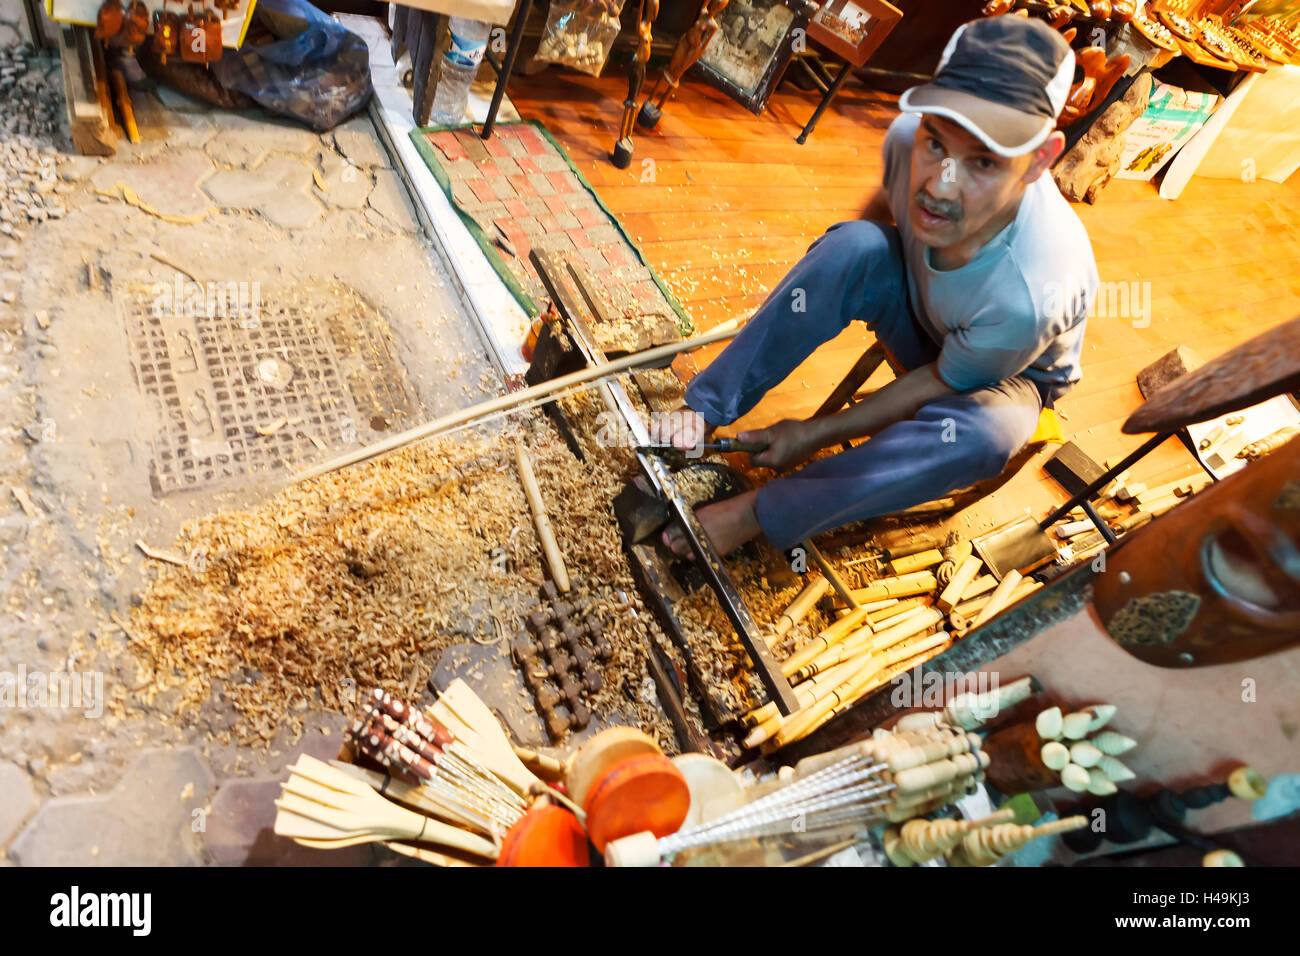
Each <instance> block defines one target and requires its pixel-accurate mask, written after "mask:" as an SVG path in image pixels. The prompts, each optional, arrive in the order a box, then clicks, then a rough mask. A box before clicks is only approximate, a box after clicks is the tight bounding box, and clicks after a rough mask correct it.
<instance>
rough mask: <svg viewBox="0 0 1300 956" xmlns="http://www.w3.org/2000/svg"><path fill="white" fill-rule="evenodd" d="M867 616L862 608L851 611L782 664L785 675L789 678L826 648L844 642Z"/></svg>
mask: <svg viewBox="0 0 1300 956" xmlns="http://www.w3.org/2000/svg"><path fill="white" fill-rule="evenodd" d="M866 616H867V612H866V609H864V608H861V607H860V608H858V609H857V610H855V611H850V612H849V613H848V614H846V615H845V616H844V617H842V618H840V619H839V620H838V621H836V622H835V623H834V624H832V625H830V626H829V627H827V628H826V629H825V630H824V631H822V632H821V633H820V634H818V635H817V636H816V637H814V638H813V639H812V640H811V641H809V642H808V643H807V644H804V645H803V646H802V647H800V648H798V649H797V650H795V652H794V653H793V654H791V655H790V656H789V657H788V658H786V659H785V661H784V662H783V663H782V664H781V669H782V670H783V671H784V672H785V675H786V676H787V677H789V676H790V675H791V674H793V673H794V672H795V671H796V670H798V669H799V668H800V667H801V666H802V665H804V664H806V663H808V662H809V661H811V660H812V659H813V658H814V657H816V656H817V655H818V654H820V653H821V652H822V651H824V650H826V648H828V647H831V646H833V645H834V644H836V643H838V642H839V641H842V640H843V639H844V638H846V637H847V636H848V635H849V634H850V633H852V631H853V630H854V629H855V628H857V627H859V626H860V622H861V621H862V620H863V619H864V618H865V617H866Z"/></svg>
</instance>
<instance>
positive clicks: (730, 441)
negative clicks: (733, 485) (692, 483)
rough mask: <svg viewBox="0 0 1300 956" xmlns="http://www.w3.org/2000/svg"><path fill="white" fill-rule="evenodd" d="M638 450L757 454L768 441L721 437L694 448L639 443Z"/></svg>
mask: <svg viewBox="0 0 1300 956" xmlns="http://www.w3.org/2000/svg"><path fill="white" fill-rule="evenodd" d="M636 450H637V451H639V452H644V453H645V454H647V455H662V454H664V453H665V452H680V453H682V454H683V455H684V454H686V453H687V452H692V451H720V452H733V451H747V452H749V453H751V454H755V453H757V452H760V451H766V450H767V442H757V441H741V440H740V439H738V438H719V439H718V440H717V441H711V442H705V443H703V444H701V445H696V446H695V447H694V448H678V447H677V446H676V445H672V444H662V445H638V446H637V449H636Z"/></svg>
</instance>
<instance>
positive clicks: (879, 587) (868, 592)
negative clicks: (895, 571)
mask: <svg viewBox="0 0 1300 956" xmlns="http://www.w3.org/2000/svg"><path fill="white" fill-rule="evenodd" d="M937 586H938V582H937V581H936V580H935V578H934V572H933V571H914V572H913V573H911V574H900V575H898V576H897V577H891V578H881V579H880V580H879V581H872V582H871V583H870V584H868V585H867V586H866V587H864V588H854V589H853V598H854V600H855V601H857V602H858V603H859V604H866V603H867V602H869V601H879V600H881V599H882V598H887V597H896V598H903V597H912V596H913V595H917V594H929V593H930V592H931V591H933V590H934V589H935V588H936V587H937Z"/></svg>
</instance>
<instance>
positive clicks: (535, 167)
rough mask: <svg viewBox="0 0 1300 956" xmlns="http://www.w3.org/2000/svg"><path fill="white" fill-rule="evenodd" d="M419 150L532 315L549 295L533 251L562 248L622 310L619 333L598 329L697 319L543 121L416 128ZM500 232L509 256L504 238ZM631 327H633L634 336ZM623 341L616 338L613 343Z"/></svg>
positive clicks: (639, 329)
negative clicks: (483, 130)
mask: <svg viewBox="0 0 1300 956" xmlns="http://www.w3.org/2000/svg"><path fill="white" fill-rule="evenodd" d="M411 139H412V140H414V142H415V145H416V148H418V149H419V151H420V155H421V156H423V157H424V161H425V162H426V163H427V164H428V166H429V169H430V170H431V171H432V172H433V175H434V177H435V178H436V179H437V180H438V183H439V184H440V185H441V186H442V188H443V191H444V192H445V193H446V194H447V196H448V198H449V199H450V200H451V203H452V205H453V206H454V207H455V209H456V211H457V212H458V213H459V214H460V217H461V219H462V220H463V221H464V223H465V225H466V227H467V228H468V229H469V231H470V233H471V234H472V235H473V236H474V238H475V240H477V242H478V244H479V247H480V248H481V249H482V250H483V254H484V255H485V256H487V258H488V261H489V262H491V263H492V266H493V268H495V269H496V271H497V273H498V274H499V275H500V276H501V279H502V281H503V282H505V284H506V286H507V287H508V288H509V289H510V291H511V293H513V295H514V296H515V298H516V299H518V300H519V304H520V305H522V306H523V308H524V309H525V310H526V311H527V312H528V314H529V315H537V314H539V313H540V311H541V309H542V307H543V306H544V304H545V302H546V300H547V298H548V296H547V294H546V290H545V288H544V287H543V286H542V283H541V280H540V279H539V278H538V277H537V274H536V272H535V271H534V269H533V264H532V263H531V262H530V261H529V259H528V253H529V250H531V249H533V248H537V249H539V250H542V251H544V252H558V253H561V254H563V255H566V256H568V257H570V258H571V259H572V260H574V261H575V262H576V263H578V264H579V265H581V266H584V267H585V270H586V272H587V274H588V275H590V276H591V277H592V278H593V279H594V280H595V284H596V285H597V287H598V290H599V292H600V294H601V297H602V299H603V300H604V301H603V303H602V306H603V308H604V309H605V310H606V311H607V312H608V313H609V314H610V315H612V316H618V317H619V325H620V326H630V327H629V328H623V329H620V330H619V332H618V333H617V334H614V330H612V329H611V330H609V332H610V333H611V335H610V336H606V335H602V334H601V332H602V330H601V329H600V328H596V329H595V331H596V333H597V336H598V338H601V339H606V338H613V339H617V340H627V339H629V338H630V339H631V340H633V341H631V342H626V345H628V346H630V347H638V346H640V347H643V346H645V345H647V344H652V343H654V342H657V341H663V340H667V339H671V338H675V337H676V332H677V331H678V330H680V331H681V332H689V331H691V329H692V325H691V321H690V318H689V317H688V316H687V314H686V313H685V312H684V311H683V310H682V307H681V305H680V304H678V302H677V300H676V299H675V298H673V295H672V293H671V292H669V291H668V289H667V287H666V286H665V285H664V284H663V282H662V281H661V280H660V278H659V277H658V276H657V275H656V274H655V272H654V270H653V269H651V268H650V267H649V266H648V265H647V264H646V261H645V258H644V257H643V256H642V255H641V250H640V249H638V248H637V246H636V244H635V243H634V242H632V240H631V239H630V238H629V237H628V235H627V233H626V232H625V231H624V230H623V227H622V226H621V225H620V224H619V221H618V219H617V218H615V216H614V214H613V213H611V212H610V211H609V209H608V208H606V206H605V204H604V203H603V202H601V201H600V197H599V196H597V195H596V191H595V190H594V189H592V188H591V184H590V183H588V182H587V180H586V179H585V178H584V177H583V175H582V173H580V172H579V171H578V170H577V168H576V167H574V165H573V163H572V161H570V159H569V157H568V155H567V154H566V153H565V152H564V149H563V148H562V147H561V146H560V144H559V143H557V142H556V141H555V139H554V138H553V137H552V136H551V134H550V133H549V132H547V130H546V128H545V127H544V126H542V124H541V123H537V122H527V123H505V124H499V125H497V126H496V127H495V129H494V131H493V133H492V136H491V137H489V138H488V139H481V138H480V137H479V135H478V130H477V127H472V126H463V127H455V128H447V127H430V128H426V129H416V130H412V131H411ZM498 228H499V229H500V231H501V233H504V234H505V238H506V239H508V240H509V242H510V245H512V246H513V247H514V250H515V252H517V253H518V255H517V256H512V255H510V254H509V252H506V251H505V250H503V249H502V248H501V246H500V245H499V244H498V243H497V241H496V238H497V236H498V235H499V233H498V231H497V230H498ZM628 333H632V334H631V335H629V334H628ZM616 344H622V343H620V342H615V341H610V342H609V345H610V346H613V345H616Z"/></svg>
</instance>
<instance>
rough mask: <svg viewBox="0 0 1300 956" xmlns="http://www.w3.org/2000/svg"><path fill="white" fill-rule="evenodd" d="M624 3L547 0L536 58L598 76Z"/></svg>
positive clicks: (615, 36)
mask: <svg viewBox="0 0 1300 956" xmlns="http://www.w3.org/2000/svg"><path fill="white" fill-rule="evenodd" d="M623 2H624V0H551V9H550V12H549V13H547V15H546V30H545V31H544V32H543V33H542V42H541V43H540V44H539V45H538V47H537V59H539V60H545V61H547V62H550V63H563V64H564V65H565V66H571V67H573V68H574V69H575V70H579V71H580V72H582V73H587V74H589V75H591V76H599V75H600V71H601V70H602V69H604V68H605V61H606V60H608V59H609V51H610V50H611V49H613V47H614V41H615V40H616V39H618V28H619V22H618V15H619V14H620V13H621V12H622V10H623Z"/></svg>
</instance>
